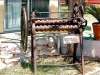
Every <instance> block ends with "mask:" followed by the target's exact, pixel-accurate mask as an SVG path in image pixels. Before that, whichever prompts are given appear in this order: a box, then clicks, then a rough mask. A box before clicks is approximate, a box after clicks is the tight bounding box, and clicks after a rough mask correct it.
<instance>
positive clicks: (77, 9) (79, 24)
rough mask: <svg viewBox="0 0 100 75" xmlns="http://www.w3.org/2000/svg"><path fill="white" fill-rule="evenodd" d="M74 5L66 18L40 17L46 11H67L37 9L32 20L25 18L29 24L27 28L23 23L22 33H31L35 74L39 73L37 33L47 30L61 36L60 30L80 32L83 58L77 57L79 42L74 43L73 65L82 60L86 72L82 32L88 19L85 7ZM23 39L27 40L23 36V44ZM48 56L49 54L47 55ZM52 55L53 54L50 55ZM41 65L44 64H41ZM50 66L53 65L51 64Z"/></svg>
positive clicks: (32, 15)
mask: <svg viewBox="0 0 100 75" xmlns="http://www.w3.org/2000/svg"><path fill="white" fill-rule="evenodd" d="M73 6H74V8H73V11H72V12H70V11H68V12H67V13H72V16H71V17H70V18H64V19H62V18H39V16H41V14H45V13H49V14H50V13H65V12H37V11H33V12H32V14H31V18H30V20H29V21H28V23H27V24H26V22H25V21H26V19H24V22H25V25H28V26H27V28H26V26H23V25H22V30H24V29H25V31H24V33H23V32H22V35H23V34H25V33H26V32H27V34H29V35H31V61H32V64H33V65H34V74H35V75H37V66H38V64H37V62H36V56H37V55H38V54H37V52H36V37H37V35H36V34H37V33H38V32H47V31H49V32H51V33H53V32H54V33H55V34H59V35H57V36H61V35H60V33H61V32H60V31H68V32H70V33H72V34H79V37H80V38H79V39H80V51H81V60H79V59H78V58H77V57H76V50H77V45H78V44H77V43H74V45H73V50H74V53H73V56H72V57H73V65H75V64H76V61H78V62H80V63H81V66H82V75H84V74H85V72H84V56H83V38H82V37H83V35H82V33H83V31H84V28H85V27H86V25H87V21H86V20H85V19H84V18H83V16H84V7H83V6H82V5H81V4H80V5H79V4H77V3H75V4H74V5H73ZM23 11H24V10H23ZM24 14H25V13H24ZM38 15H39V16H38ZM24 18H25V16H24ZM55 31H56V32H55ZM57 32H58V33H57ZM54 33H53V34H54ZM27 34H25V35H24V36H25V37H26V36H28V35H27ZM46 34H47V33H46ZM49 34H50V33H49ZM23 39H24V40H26V39H25V38H22V44H23V42H24V41H23ZM58 41H59V40H58ZM58 43H59V42H58ZM25 44H26V42H25ZM58 48H59V50H60V43H59V47H58ZM25 49H26V48H25ZM58 53H59V52H58ZM58 55H60V54H58ZM47 56H49V55H47ZM50 56H53V55H50ZM66 57H67V56H66V55H65V59H64V60H66ZM41 66H43V65H41ZM49 66H51V65H50V64H49ZM53 66H60V65H53ZM63 66H64V65H63ZM65 66H66V65H65Z"/></svg>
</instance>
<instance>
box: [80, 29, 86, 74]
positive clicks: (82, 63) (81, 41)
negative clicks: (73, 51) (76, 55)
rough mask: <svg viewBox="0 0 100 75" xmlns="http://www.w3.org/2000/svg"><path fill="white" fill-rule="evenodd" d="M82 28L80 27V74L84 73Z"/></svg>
mask: <svg viewBox="0 0 100 75" xmlns="http://www.w3.org/2000/svg"><path fill="white" fill-rule="evenodd" d="M82 32H83V30H82V29H80V50H81V65H82V75H85V71H84V53H83V34H82Z"/></svg>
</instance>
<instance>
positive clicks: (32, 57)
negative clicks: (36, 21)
mask: <svg viewBox="0 0 100 75" xmlns="http://www.w3.org/2000/svg"><path fill="white" fill-rule="evenodd" d="M33 59H34V56H33V34H32V33H31V63H32V65H33Z"/></svg>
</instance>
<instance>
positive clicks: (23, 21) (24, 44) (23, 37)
mask: <svg viewBox="0 0 100 75" xmlns="http://www.w3.org/2000/svg"><path fill="white" fill-rule="evenodd" d="M27 41H28V28H27V15H26V10H25V8H24V7H23V8H22V10H21V42H22V48H23V50H24V51H25V52H26V50H27Z"/></svg>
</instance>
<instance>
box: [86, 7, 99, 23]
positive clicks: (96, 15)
mask: <svg viewBox="0 0 100 75" xmlns="http://www.w3.org/2000/svg"><path fill="white" fill-rule="evenodd" d="M86 12H87V13H89V14H91V15H92V16H93V17H94V18H95V19H96V20H97V21H98V22H99V23H100V7H97V6H95V5H90V6H89V7H87V10H86Z"/></svg>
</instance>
